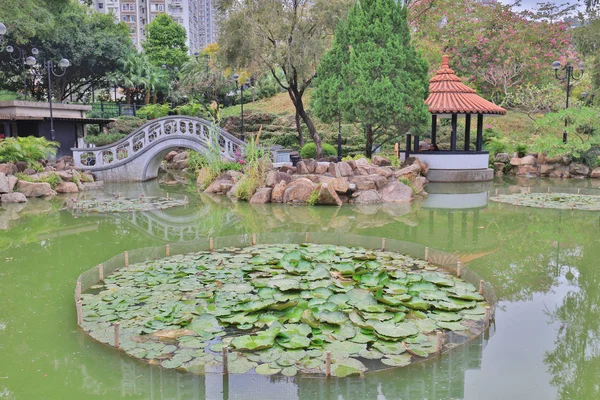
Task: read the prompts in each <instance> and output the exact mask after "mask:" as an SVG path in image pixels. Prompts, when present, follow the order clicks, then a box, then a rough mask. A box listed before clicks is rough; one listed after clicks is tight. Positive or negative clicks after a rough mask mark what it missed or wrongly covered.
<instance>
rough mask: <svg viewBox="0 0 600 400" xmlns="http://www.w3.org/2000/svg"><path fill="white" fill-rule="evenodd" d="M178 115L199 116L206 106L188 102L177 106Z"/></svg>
mask: <svg viewBox="0 0 600 400" xmlns="http://www.w3.org/2000/svg"><path fill="white" fill-rule="evenodd" d="M174 111H175V112H176V113H177V115H187V116H190V117H199V116H201V115H202V114H203V111H204V108H203V107H202V104H199V103H188V104H184V105H182V106H179V107H177V108H175V110H174Z"/></svg>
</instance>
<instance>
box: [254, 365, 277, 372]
mask: <svg viewBox="0 0 600 400" xmlns="http://www.w3.org/2000/svg"><path fill="white" fill-rule="evenodd" d="M279 372H281V368H270V367H269V365H268V364H260V365H259V366H258V367H256V373H257V374H259V375H275V374H278V373H279Z"/></svg>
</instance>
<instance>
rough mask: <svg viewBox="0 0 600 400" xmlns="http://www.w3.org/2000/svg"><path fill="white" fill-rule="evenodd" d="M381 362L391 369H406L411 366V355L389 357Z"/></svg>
mask: <svg viewBox="0 0 600 400" xmlns="http://www.w3.org/2000/svg"><path fill="white" fill-rule="evenodd" d="M381 362H382V363H384V364H385V365H389V366H391V367H404V366H406V365H409V364H410V354H398V355H387V356H386V358H383V359H382V360H381Z"/></svg>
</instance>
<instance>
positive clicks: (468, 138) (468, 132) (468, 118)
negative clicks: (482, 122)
mask: <svg viewBox="0 0 600 400" xmlns="http://www.w3.org/2000/svg"><path fill="white" fill-rule="evenodd" d="M470 145H471V114H466V115H465V151H469V149H470V147H471V146H470Z"/></svg>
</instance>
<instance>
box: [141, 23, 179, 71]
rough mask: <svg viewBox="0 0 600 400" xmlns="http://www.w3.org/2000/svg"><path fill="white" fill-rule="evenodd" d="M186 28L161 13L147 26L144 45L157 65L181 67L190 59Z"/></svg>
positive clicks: (149, 56) (151, 59) (153, 62)
mask: <svg viewBox="0 0 600 400" xmlns="http://www.w3.org/2000/svg"><path fill="white" fill-rule="evenodd" d="M185 40H186V32H185V28H184V27H183V26H181V25H179V24H178V23H177V22H175V21H174V20H173V18H171V17H169V16H168V15H167V14H159V15H158V16H156V18H154V20H153V21H152V22H150V23H149V24H148V25H147V26H146V40H145V41H144V42H142V47H143V48H144V51H145V52H146V54H148V58H149V59H150V61H151V62H152V64H154V65H156V66H157V67H162V66H163V65H166V66H167V67H169V68H181V67H182V66H183V63H185V62H186V61H187V60H188V49H187V46H186V44H185Z"/></svg>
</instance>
